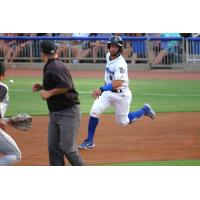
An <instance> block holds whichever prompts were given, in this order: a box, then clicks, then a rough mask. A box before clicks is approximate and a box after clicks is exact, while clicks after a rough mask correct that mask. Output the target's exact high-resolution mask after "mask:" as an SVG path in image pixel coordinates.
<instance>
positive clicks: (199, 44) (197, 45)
mask: <svg viewBox="0 0 200 200" xmlns="http://www.w3.org/2000/svg"><path fill="white" fill-rule="evenodd" d="M186 62H187V63H196V62H200V38H192V37H190V38H188V39H187V41H186Z"/></svg>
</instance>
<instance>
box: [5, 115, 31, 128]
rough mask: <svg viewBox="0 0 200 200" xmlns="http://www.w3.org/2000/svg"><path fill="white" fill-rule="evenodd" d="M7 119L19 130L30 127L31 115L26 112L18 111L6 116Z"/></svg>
mask: <svg viewBox="0 0 200 200" xmlns="http://www.w3.org/2000/svg"><path fill="white" fill-rule="evenodd" d="M8 120H9V124H10V125H11V126H12V127H14V128H16V129H18V130H20V131H28V130H29V129H30V128H31V123H32V117H31V116H30V115H28V114H26V113H20V114H18V115H16V116H13V117H10V118H8Z"/></svg>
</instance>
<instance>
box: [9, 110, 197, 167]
mask: <svg viewBox="0 0 200 200" xmlns="http://www.w3.org/2000/svg"><path fill="white" fill-rule="evenodd" d="M188 119H192V120H190V122H189V121H188ZM87 121H88V116H86V115H84V116H83V117H82V122H81V127H80V131H79V137H78V142H82V140H83V139H84V138H85V136H86V130H87ZM199 121H200V114H199V113H165V114H164V113H161V114H158V116H157V118H156V120H151V119H149V118H147V117H144V118H142V119H141V120H138V121H137V122H135V124H132V125H130V126H127V127H119V126H118V125H117V124H115V120H114V116H113V115H103V116H102V118H101V122H100V125H99V126H98V128H97V132H96V136H95V143H96V148H95V149H94V150H87V151H84V150H82V151H81V155H82V156H83V158H84V160H85V161H86V163H87V165H96V164H109V163H120V162H134V161H164V160H180V159H184V160H187V159H200V134H199V133H200V132H199V131H200V124H199ZM47 123H48V117H33V128H32V130H31V131H30V132H29V133H21V132H18V131H14V129H12V128H9V129H8V133H10V135H12V136H13V137H14V138H15V140H16V142H17V144H18V145H19V147H20V149H21V151H22V160H21V162H20V163H18V165H20V166H23V165H25V166H26V165H28V166H38V165H39V166H43V165H45V166H46V165H48V152H47ZM67 164H68V163H67Z"/></svg>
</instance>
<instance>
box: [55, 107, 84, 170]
mask: <svg viewBox="0 0 200 200" xmlns="http://www.w3.org/2000/svg"><path fill="white" fill-rule="evenodd" d="M59 115H61V117H59V119H58V124H59V127H60V137H61V141H60V144H61V149H62V151H63V152H64V154H65V156H66V157H67V159H68V161H69V163H70V164H71V165H73V166H82V165H84V162H83V160H82V158H81V156H80V154H79V151H78V148H77V144H76V139H77V134H78V129H79V126H80V115H81V114H80V106H73V107H71V108H68V109H66V110H63V111H60V112H59Z"/></svg>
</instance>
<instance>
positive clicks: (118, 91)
mask: <svg viewBox="0 0 200 200" xmlns="http://www.w3.org/2000/svg"><path fill="white" fill-rule="evenodd" d="M111 92H115V93H120V92H122V89H120V90H111Z"/></svg>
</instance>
